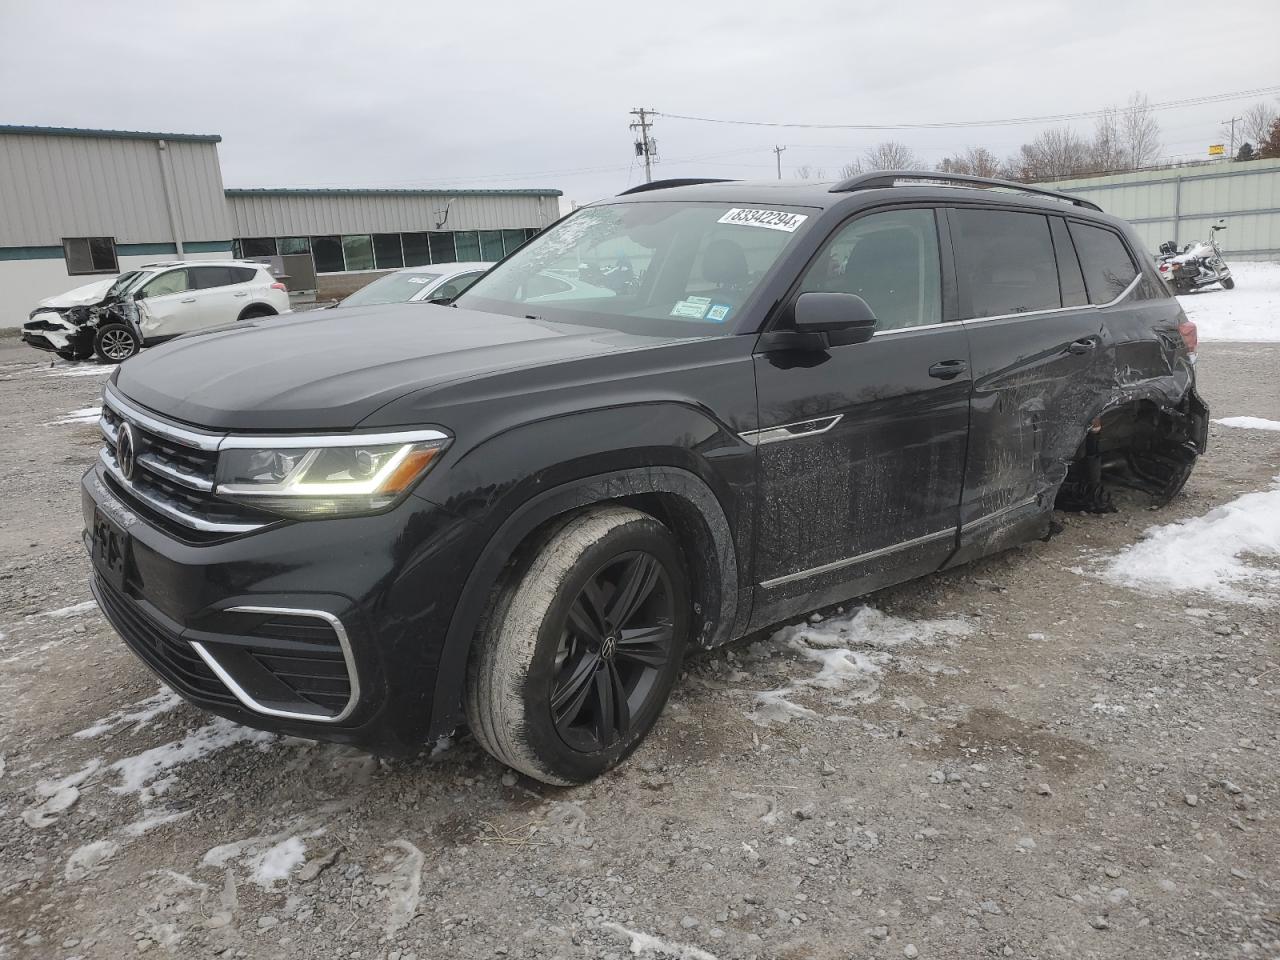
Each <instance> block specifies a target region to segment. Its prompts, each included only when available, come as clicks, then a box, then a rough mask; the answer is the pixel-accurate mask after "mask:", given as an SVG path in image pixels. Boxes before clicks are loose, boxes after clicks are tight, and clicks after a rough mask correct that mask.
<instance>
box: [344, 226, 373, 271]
mask: <svg viewBox="0 0 1280 960" xmlns="http://www.w3.org/2000/svg"><path fill="white" fill-rule="evenodd" d="M342 256H343V258H344V259H345V260H346V261H347V269H348V270H372V269H373V238H372V237H370V236H369V235H368V234H367V233H363V234H356V235H354V236H348V237H343V238H342Z"/></svg>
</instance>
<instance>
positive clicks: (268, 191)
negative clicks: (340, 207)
mask: <svg viewBox="0 0 1280 960" xmlns="http://www.w3.org/2000/svg"><path fill="white" fill-rule="evenodd" d="M226 194H227V196H228V197H292V196H302V197H323V196H337V197H343V196H352V197H381V196H389V197H493V196H507V197H560V196H563V195H564V191H562V190H552V189H549V188H544V187H529V188H527V189H520V188H511V189H505V190H497V189H494V190H445V189H430V190H428V189H421V190H388V189H383V188H380V187H368V188H363V187H319V188H314V189H307V188H302V187H247V188H238V189H231V190H227V191H226Z"/></svg>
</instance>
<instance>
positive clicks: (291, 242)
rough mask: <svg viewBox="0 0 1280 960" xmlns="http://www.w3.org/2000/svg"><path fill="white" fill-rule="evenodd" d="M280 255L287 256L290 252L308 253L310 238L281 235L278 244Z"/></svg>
mask: <svg viewBox="0 0 1280 960" xmlns="http://www.w3.org/2000/svg"><path fill="white" fill-rule="evenodd" d="M278 246H279V248H280V255H281V256H287V255H289V254H291V253H310V252H311V238H310V237H281V238H280V242H279V244H278Z"/></svg>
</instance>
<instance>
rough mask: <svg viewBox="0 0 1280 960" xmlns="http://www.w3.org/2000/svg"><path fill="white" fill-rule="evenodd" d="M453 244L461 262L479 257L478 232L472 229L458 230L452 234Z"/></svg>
mask: <svg viewBox="0 0 1280 960" xmlns="http://www.w3.org/2000/svg"><path fill="white" fill-rule="evenodd" d="M453 244H454V246H455V247H456V248H457V251H458V259H459V260H461V261H462V262H463V263H466V262H467V261H468V260H479V259H480V234H478V233H476V231H474V230H459V231H458V232H457V233H455V234H454V235H453Z"/></svg>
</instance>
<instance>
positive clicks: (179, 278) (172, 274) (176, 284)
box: [139, 270, 187, 297]
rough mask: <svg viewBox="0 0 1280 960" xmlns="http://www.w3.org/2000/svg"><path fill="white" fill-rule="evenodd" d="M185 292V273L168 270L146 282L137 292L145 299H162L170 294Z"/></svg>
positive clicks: (183, 271)
mask: <svg viewBox="0 0 1280 960" xmlns="http://www.w3.org/2000/svg"><path fill="white" fill-rule="evenodd" d="M186 290H187V271H185V270H169V271H167V272H165V273H162V274H160V275H159V276H157V277H155V278H153V279H151V280H148V281H147V282H146V283H145V284H144V285H143V287H142V289H141V290H140V291H139V292H140V293H142V294H143V295H144V296H147V297H163V296H166V295H168V294H171V293H185V292H186Z"/></svg>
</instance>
